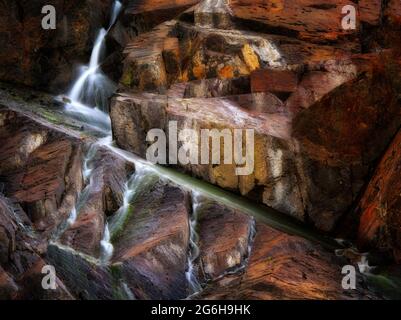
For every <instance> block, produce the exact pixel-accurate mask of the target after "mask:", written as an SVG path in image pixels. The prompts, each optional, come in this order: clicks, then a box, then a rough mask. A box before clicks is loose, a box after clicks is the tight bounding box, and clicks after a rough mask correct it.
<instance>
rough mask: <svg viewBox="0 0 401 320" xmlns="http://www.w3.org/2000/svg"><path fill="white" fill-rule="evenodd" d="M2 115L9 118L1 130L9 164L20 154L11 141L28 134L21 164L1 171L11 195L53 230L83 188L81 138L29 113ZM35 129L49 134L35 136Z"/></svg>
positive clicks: (43, 227) (42, 226)
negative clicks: (46, 123)
mask: <svg viewBox="0 0 401 320" xmlns="http://www.w3.org/2000/svg"><path fill="white" fill-rule="evenodd" d="M2 115H3V116H2V117H3V118H4V119H6V120H5V121H3V123H2V124H3V125H2V129H1V130H2V132H3V134H2V138H1V139H2V141H4V143H2V146H6V148H5V149H4V150H3V151H4V153H2V156H3V158H4V160H5V163H8V162H11V161H12V159H14V158H15V156H16V155H15V153H14V148H12V147H7V146H8V142H7V141H8V140H9V139H10V138H11V139H13V138H12V137H15V136H21V137H23V136H26V137H28V138H27V139H23V140H21V141H22V142H23V143H22V144H21V146H20V147H19V148H18V147H17V148H18V149H19V150H18V151H19V153H17V154H18V156H19V158H20V164H19V165H14V166H11V167H10V166H6V167H5V168H4V169H3V171H2V172H1V174H2V181H3V182H4V183H5V186H6V192H7V195H8V196H9V197H11V198H13V199H15V200H16V201H17V202H20V203H21V204H23V206H24V207H25V208H27V212H28V214H29V216H30V219H31V220H32V222H34V224H35V226H36V228H38V229H39V230H51V229H53V228H54V227H55V226H57V225H58V224H59V223H60V222H61V221H62V220H63V219H64V218H65V217H66V216H67V215H68V213H69V212H70V211H71V209H72V206H73V203H74V201H75V198H76V195H77V193H78V192H79V191H80V190H81V186H82V174H81V161H82V151H81V145H80V143H79V141H78V139H76V138H74V137H71V136H68V135H65V134H63V133H62V132H60V131H58V130H56V129H54V128H51V127H47V126H46V125H43V124H40V123H38V122H35V121H33V120H31V119H30V118H29V117H28V116H23V115H21V114H18V113H16V112H12V111H7V110H5V111H2ZM31 130H32V131H31ZM25 132H33V135H31V134H25ZM35 132H40V133H45V134H42V135H37V136H35ZM43 136H45V137H46V139H44V138H43ZM35 137H36V138H35ZM3 139H4V140H3ZM24 141H25V142H24ZM10 159H11V160H10Z"/></svg>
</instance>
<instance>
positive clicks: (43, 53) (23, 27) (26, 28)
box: [0, 0, 112, 91]
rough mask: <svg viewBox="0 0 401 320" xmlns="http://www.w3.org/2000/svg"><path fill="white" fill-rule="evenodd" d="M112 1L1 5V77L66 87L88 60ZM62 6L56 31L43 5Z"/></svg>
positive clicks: (51, 88) (50, 87)
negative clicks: (45, 22)
mask: <svg viewBox="0 0 401 320" xmlns="http://www.w3.org/2000/svg"><path fill="white" fill-rule="evenodd" d="M111 4H112V1H111V0H105V1H94V0H88V1H68V2H66V1H61V0H60V1H50V2H49V1H24V0H18V1H14V0H6V1H2V3H1V4H0V45H1V47H2V50H1V53H0V60H1V62H2V63H1V67H0V79H1V80H2V81H7V82H12V83H19V84H25V85H29V86H32V87H36V88H41V89H45V90H46V91H60V90H65V88H66V86H67V85H68V84H69V83H70V82H71V79H72V77H73V75H74V71H75V70H74V68H75V67H76V65H77V64H83V63H84V62H86V60H87V59H86V57H87V56H88V54H89V53H90V51H91V47H92V43H93V41H94V39H95V37H96V33H97V32H98V30H99V28H100V27H106V24H107V21H108V19H109V12H110V7H111ZM45 5H52V6H54V7H55V9H56V14H57V20H56V21H57V26H56V29H55V30H46V31H45V30H43V29H42V18H43V17H44V16H45V15H44V14H42V8H43V7H44V6H45Z"/></svg>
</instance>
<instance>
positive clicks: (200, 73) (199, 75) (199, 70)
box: [192, 65, 206, 79]
mask: <svg viewBox="0 0 401 320" xmlns="http://www.w3.org/2000/svg"><path fill="white" fill-rule="evenodd" d="M192 73H193V75H194V77H195V78H196V79H204V78H205V76H206V70H205V66H204V65H199V66H195V67H193V69H192Z"/></svg>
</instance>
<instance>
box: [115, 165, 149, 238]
mask: <svg viewBox="0 0 401 320" xmlns="http://www.w3.org/2000/svg"><path fill="white" fill-rule="evenodd" d="M153 181H155V174H154V172H152V171H151V170H150V169H149V168H148V167H146V166H143V165H141V164H140V163H136V164H135V173H134V174H133V175H132V176H131V177H130V178H129V179H128V181H127V182H126V183H125V191H124V195H123V204H122V206H121V208H120V209H119V210H118V211H117V212H116V213H115V214H114V215H113V217H112V218H111V220H110V232H111V235H112V237H113V235H115V234H117V233H118V232H119V231H120V230H121V229H122V228H123V226H124V224H125V222H126V220H127V219H128V217H129V215H130V213H131V203H132V202H133V200H134V197H137V196H139V195H140V194H141V192H140V190H141V189H146V187H147V186H148V185H150V184H152V183H153Z"/></svg>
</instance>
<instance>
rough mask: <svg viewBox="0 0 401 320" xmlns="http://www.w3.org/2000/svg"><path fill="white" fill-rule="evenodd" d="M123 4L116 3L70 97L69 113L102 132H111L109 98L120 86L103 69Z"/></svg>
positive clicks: (67, 107)
mask: <svg viewBox="0 0 401 320" xmlns="http://www.w3.org/2000/svg"><path fill="white" fill-rule="evenodd" d="M121 8H122V4H121V2H119V1H115V2H114V5H113V8H112V12H111V18H110V23H109V27H108V28H107V30H106V29H104V28H102V29H100V31H99V33H98V36H97V38H96V40H95V43H94V46H93V49H92V54H91V57H90V61H89V64H88V65H86V66H83V67H81V68H80V72H79V77H78V79H77V80H76V81H75V82H74V84H73V85H72V88H71V90H70V91H69V93H68V94H67V100H68V103H67V104H66V110H67V112H70V113H72V114H74V115H76V116H77V117H79V118H80V119H83V120H85V121H87V122H90V123H91V124H92V125H93V126H95V127H98V128H99V129H100V130H101V131H104V130H107V131H108V132H110V130H111V124H110V118H109V116H108V114H107V112H108V104H109V103H108V99H109V97H110V96H111V95H112V94H113V93H114V91H115V89H116V87H115V85H114V83H113V82H112V81H111V80H110V79H109V78H107V76H106V75H105V74H104V73H103V72H102V70H101V68H100V64H101V59H102V56H103V52H104V49H105V40H106V36H107V34H108V32H109V31H110V29H111V28H112V27H113V25H114V24H115V22H116V20H117V17H118V15H119V13H120V11H121Z"/></svg>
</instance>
